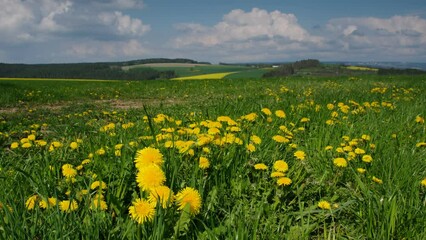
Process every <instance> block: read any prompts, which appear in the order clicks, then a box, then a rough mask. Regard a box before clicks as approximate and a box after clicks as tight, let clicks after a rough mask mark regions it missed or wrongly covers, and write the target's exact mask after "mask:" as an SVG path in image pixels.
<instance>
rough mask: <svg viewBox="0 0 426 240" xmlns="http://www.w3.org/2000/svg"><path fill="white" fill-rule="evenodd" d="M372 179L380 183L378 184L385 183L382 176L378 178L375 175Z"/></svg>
mask: <svg viewBox="0 0 426 240" xmlns="http://www.w3.org/2000/svg"><path fill="white" fill-rule="evenodd" d="M371 180H373V182H375V183H378V184H383V181H382V179H380V178H377V177H375V176H373V177H372V178H371Z"/></svg>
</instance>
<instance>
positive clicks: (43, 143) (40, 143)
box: [34, 139, 47, 147]
mask: <svg viewBox="0 0 426 240" xmlns="http://www.w3.org/2000/svg"><path fill="white" fill-rule="evenodd" d="M34 142H35V144H36V145H37V146H39V147H44V146H46V145H47V142H46V141H44V140H42V139H40V140H35V141H34Z"/></svg>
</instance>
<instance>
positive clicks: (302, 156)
mask: <svg viewBox="0 0 426 240" xmlns="http://www.w3.org/2000/svg"><path fill="white" fill-rule="evenodd" d="M294 156H295V157H296V158H297V159H299V160H305V158H306V154H305V152H304V151H301V150H299V151H296V152H295V153H294Z"/></svg>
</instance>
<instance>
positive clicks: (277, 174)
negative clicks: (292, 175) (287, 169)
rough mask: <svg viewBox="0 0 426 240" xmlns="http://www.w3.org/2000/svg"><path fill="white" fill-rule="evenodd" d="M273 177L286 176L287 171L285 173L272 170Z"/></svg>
mask: <svg viewBox="0 0 426 240" xmlns="http://www.w3.org/2000/svg"><path fill="white" fill-rule="evenodd" d="M271 177H272V178H278V177H279V178H281V177H285V173H283V172H272V173H271Z"/></svg>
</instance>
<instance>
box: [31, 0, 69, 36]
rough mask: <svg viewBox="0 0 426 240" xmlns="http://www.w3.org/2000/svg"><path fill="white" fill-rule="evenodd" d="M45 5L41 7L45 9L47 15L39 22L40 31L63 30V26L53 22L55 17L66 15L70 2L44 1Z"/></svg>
mask: <svg viewBox="0 0 426 240" xmlns="http://www.w3.org/2000/svg"><path fill="white" fill-rule="evenodd" d="M44 2H45V5H42V6H44V7H45V9H47V14H46V15H45V16H44V17H43V18H42V19H41V21H40V25H39V27H40V29H41V30H44V31H60V30H65V28H64V27H63V26H60V25H59V24H58V23H56V21H55V20H54V18H55V16H57V15H61V14H64V13H67V12H68V11H69V10H70V8H71V6H72V2H70V1H65V2H53V1H44Z"/></svg>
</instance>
